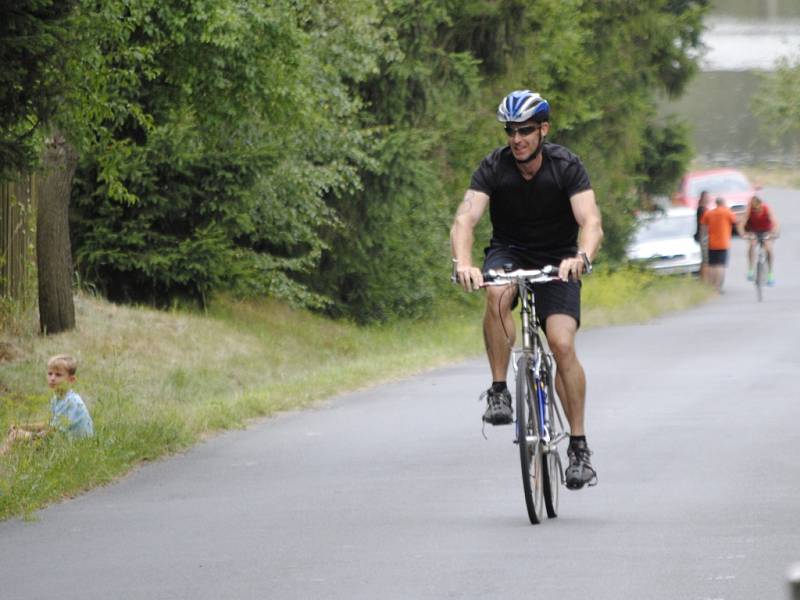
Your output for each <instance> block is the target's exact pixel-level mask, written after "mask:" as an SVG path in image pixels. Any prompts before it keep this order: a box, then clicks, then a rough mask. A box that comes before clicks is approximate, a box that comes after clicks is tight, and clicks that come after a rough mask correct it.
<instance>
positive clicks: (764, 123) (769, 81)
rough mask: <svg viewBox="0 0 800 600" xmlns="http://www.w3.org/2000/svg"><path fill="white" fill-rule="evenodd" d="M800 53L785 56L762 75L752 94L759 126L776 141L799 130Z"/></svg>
mask: <svg viewBox="0 0 800 600" xmlns="http://www.w3.org/2000/svg"><path fill="white" fill-rule="evenodd" d="M799 96H800V55H798V56H796V57H794V58H787V57H782V58H780V59H779V60H778V62H777V64H776V67H775V71H774V72H772V73H767V74H764V75H762V81H761V85H760V86H759V88H758V90H757V91H756V93H755V95H754V97H753V101H752V102H753V114H755V115H756V116H757V117H758V119H759V128H760V129H762V130H763V131H764V132H766V133H767V134H768V135H769V136H770V138H771V139H772V140H773V141H777V140H778V139H780V137H781V136H783V135H785V134H786V133H788V132H791V133H798V132H800V103H798V102H797V98H798V97H799Z"/></svg>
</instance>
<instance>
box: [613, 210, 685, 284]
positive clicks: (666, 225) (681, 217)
mask: <svg viewBox="0 0 800 600" xmlns="http://www.w3.org/2000/svg"><path fill="white" fill-rule="evenodd" d="M696 229H697V214H696V211H695V210H693V209H691V208H686V207H674V208H668V209H666V210H663V211H657V212H652V213H644V214H642V215H640V216H639V218H638V223H637V226H636V232H635V234H634V237H633V240H632V242H631V243H630V245H629V246H628V248H627V257H628V260H629V261H630V262H632V263H634V264H641V265H643V266H645V267H647V268H649V269H652V270H654V271H655V272H656V273H659V274H664V275H668V274H669V275H671V274H676V273H683V274H687V273H698V272H699V271H700V263H701V255H700V244H698V243H697V242H696V241H695V239H694V234H695V231H696Z"/></svg>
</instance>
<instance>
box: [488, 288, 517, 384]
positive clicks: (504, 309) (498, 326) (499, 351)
mask: <svg viewBox="0 0 800 600" xmlns="http://www.w3.org/2000/svg"><path fill="white" fill-rule="evenodd" d="M515 294H516V290H515V289H514V288H513V287H512V286H509V285H505V286H490V287H488V288H487V289H486V313H485V314H484V317H483V341H484V344H485V345H486V355H487V356H488V358H489V368H490V369H491V371H492V381H505V380H506V377H507V376H508V362H509V360H510V357H511V348H513V346H514V340H515V339H516V326H515V325H514V319H513V316H512V314H511V304H512V302H513V300H514V296H515Z"/></svg>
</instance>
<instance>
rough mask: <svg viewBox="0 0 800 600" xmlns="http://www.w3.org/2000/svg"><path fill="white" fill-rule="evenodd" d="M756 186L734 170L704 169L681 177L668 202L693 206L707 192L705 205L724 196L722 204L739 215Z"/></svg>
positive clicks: (710, 205)
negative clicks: (707, 198)
mask: <svg viewBox="0 0 800 600" xmlns="http://www.w3.org/2000/svg"><path fill="white" fill-rule="evenodd" d="M759 189H761V187H760V186H758V187H757V186H754V185H753V184H751V183H750V181H749V180H748V179H747V176H746V175H745V174H744V173H742V172H741V171H738V170H736V169H728V168H721V169H707V170H705V171H690V172H689V173H687V174H686V175H684V176H683V179H681V184H680V187H679V188H678V191H677V192H676V193H675V194H674V195H673V197H672V203H673V204H676V205H678V206H688V207H689V208H697V200H698V198H700V193H701V192H702V191H703V190H705V191H707V192H708V196H709V205H708V208H713V207H714V201H715V200H716V199H717V198H720V197H722V198H724V199H725V204H726V205H727V206H728V208H730V209H731V210H732V211H733V212H734V213H736V215H737V216H738V215H741V214H742V213H743V212H744V211H745V210H746V209H747V203H748V202H749V201H750V198H752V197H753V196H754V195H755V194H756V192H757V191H758V190H759Z"/></svg>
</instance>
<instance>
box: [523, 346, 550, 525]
mask: <svg viewBox="0 0 800 600" xmlns="http://www.w3.org/2000/svg"><path fill="white" fill-rule="evenodd" d="M532 367H533V358H532V357H531V356H530V355H529V354H524V355H522V356H521V357H520V359H519V361H518V362H517V397H516V400H517V443H518V444H519V457H520V464H521V466H522V487H523V490H524V492H525V506H526V507H527V509H528V518H529V519H530V521H531V523H532V524H533V525H537V524H538V523H541V522H542V521H543V520H544V518H545V505H544V504H545V503H544V486H545V479H546V476H545V473H544V456H543V452H542V442H541V439H540V438H541V436H540V432H539V415H538V410H539V409H538V402H537V400H536V388H535V383H534V380H533V374H532V370H531V369H532Z"/></svg>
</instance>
